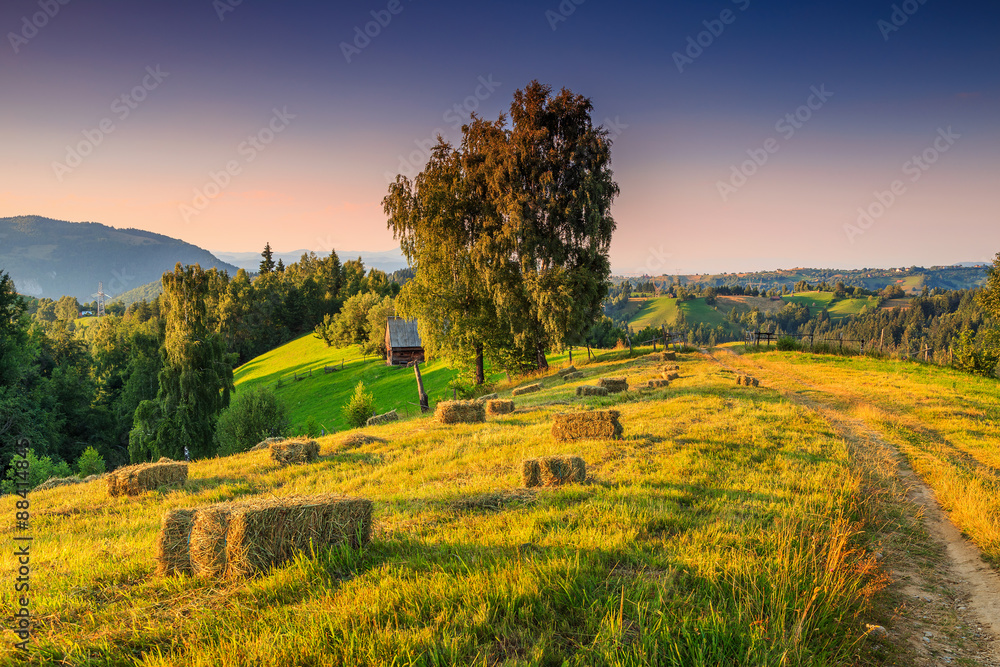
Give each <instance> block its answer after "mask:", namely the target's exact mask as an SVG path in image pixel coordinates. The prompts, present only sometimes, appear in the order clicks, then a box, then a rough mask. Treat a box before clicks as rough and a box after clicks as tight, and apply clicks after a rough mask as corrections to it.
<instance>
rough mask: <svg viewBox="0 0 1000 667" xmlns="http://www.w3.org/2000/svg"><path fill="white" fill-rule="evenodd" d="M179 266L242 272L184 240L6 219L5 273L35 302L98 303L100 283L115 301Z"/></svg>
mask: <svg viewBox="0 0 1000 667" xmlns="http://www.w3.org/2000/svg"><path fill="white" fill-rule="evenodd" d="M177 262H181V263H182V264H200V265H201V267H202V268H203V269H208V268H211V267H215V268H217V269H219V270H223V271H229V273H230V274H235V273H236V270H237V269H236V267H235V266H233V265H232V264H228V263H226V262H224V261H221V260H220V259H218V258H217V257H215V256H213V255H212V253H210V252H209V251H207V250H205V249H203V248H199V247H198V246H196V245H192V244H190V243H187V242H185V241H181V240H179V239H174V238H171V237H169V236H164V235H162V234H154V233H153V232H147V231H143V230H141V229H131V228H126V229H116V228H114V227H109V226H107V225H102V224H100V223H96V222H65V221H63V220H52V219H50V218H43V217H41V216H37V215H27V216H21V217H16V218H0V270H3V271H6V272H7V273H8V274H10V277H11V278H12V279H13V280H14V285H15V286H16V288H17V291H18V292H20V293H21V294H27V295H30V296H34V297H39V298H41V297H47V298H50V299H58V298H59V297H60V296H63V295H70V296H75V297H76V298H77V299H79V300H80V301H81V302H87V301H93V300H94V297H93V294H94V293H95V292H97V287H98V283H101V282H103V283H104V292H105V293H106V294H108V295H109V296H111V297H114V296H116V295H118V294H121V293H123V292H126V291H128V290H131V289H133V288H135V287H138V286H140V285H144V284H146V283H150V282H153V281H159V280H160V277H161V276H162V275H163V273H164V272H166V271H172V270H173V268H174V265H175V264H176V263H177Z"/></svg>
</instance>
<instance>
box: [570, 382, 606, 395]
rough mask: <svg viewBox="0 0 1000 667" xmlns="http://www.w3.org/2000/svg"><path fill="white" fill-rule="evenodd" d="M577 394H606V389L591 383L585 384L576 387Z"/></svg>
mask: <svg viewBox="0 0 1000 667" xmlns="http://www.w3.org/2000/svg"><path fill="white" fill-rule="evenodd" d="M576 395H577V396H607V395H608V390H607V389H605V388H604V387H595V386H593V385H589V384H585V385H581V386H579V387H577V388H576Z"/></svg>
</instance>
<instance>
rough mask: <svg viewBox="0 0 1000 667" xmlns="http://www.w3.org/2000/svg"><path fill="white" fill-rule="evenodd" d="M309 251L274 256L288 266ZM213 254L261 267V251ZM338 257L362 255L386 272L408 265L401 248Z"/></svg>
mask: <svg viewBox="0 0 1000 667" xmlns="http://www.w3.org/2000/svg"><path fill="white" fill-rule="evenodd" d="M307 252H310V251H309V250H292V251H289V252H275V253H273V258H274V261H275V262H277V261H278V260H279V259H280V260H281V261H282V262H284V264H285V266H288V265H290V264H294V263H295V262H297V261H299V259H301V258H302V255H304V254H306V253H307ZM312 252H315V253H316V254H317V255H319V256H321V257H325V256H328V255H329V254H330V251H329V250H327V251H312ZM212 254H214V255H215V256H216V257H218V258H219V259H221V260H222V261H224V262H229V263H230V264H235V265H236V266H238V267H239V268H241V269H246V270H247V271H251V272H256V271H257V270H258V269H259V268H260V260H261V255H260V252H225V251H222V250H213V251H212ZM337 257H339V258H340V261H341V262H346V261H347V260H349V259H357V258H358V257H360V258H361V261H362V262H364V264H365V268H366V269H381V270H383V271H385V272H386V273H392V272H393V271H398V270H399V269H405V268H406V267H407V266H408V264H407V263H406V258H405V257H403V253H402V252H400V250H399V248H396V249H395V250H386V251H383V252H368V251H365V250H338V251H337Z"/></svg>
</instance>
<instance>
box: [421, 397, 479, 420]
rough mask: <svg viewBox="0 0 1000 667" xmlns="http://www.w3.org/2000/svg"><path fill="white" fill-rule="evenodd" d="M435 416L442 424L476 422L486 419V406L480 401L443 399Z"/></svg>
mask: <svg viewBox="0 0 1000 667" xmlns="http://www.w3.org/2000/svg"><path fill="white" fill-rule="evenodd" d="M434 418H435V419H437V420H438V421H439V422H441V423H442V424H475V423H477V422H484V421H486V406H485V405H484V404H483V403H480V402H479V401H441V402H440V403H438V404H437V409H436V410H435V411H434Z"/></svg>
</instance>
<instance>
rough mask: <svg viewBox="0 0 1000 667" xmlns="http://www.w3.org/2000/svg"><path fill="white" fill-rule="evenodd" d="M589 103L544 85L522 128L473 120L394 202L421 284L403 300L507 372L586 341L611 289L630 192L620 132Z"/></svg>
mask: <svg viewBox="0 0 1000 667" xmlns="http://www.w3.org/2000/svg"><path fill="white" fill-rule="evenodd" d="M592 109H593V107H592V104H591V102H590V100H589V99H587V98H585V97H583V96H581V95H576V94H574V93H572V92H570V91H569V90H566V89H563V90H562V91H561V92H560V93H558V94H557V95H553V94H552V90H551V88H550V87H549V86H545V85H542V84H540V83H538V82H537V81H535V82H532V83H531V84H529V85H528V86H527V87H526V88H525V89H524V90H519V91H517V92H516V93H515V94H514V101H513V103H512V104H511V107H510V122H508V119H507V117H506V116H503V115H501V116H500V117H499V118H498V119H497V120H496V121H486V120H483V119H481V118H478V117H473V119H472V122H471V123H470V124H468V125H466V126H464V127H463V128H462V135H463V138H462V143H461V145H460V146H459V147H458V148H454V147H452V146H451V145H450V144H448V143H446V142H444V141H443V140H442V141H439V143H438V145H437V146H436V147H435V149H434V150H433V152H432V154H431V158H430V160H429V161H428V164H427V166H426V167H425V169H424V170H423V171H421V172H420V174H418V175H417V176H416V177H415V179H414V180H413V181H412V182H411V181H410V179H408V178H407V177H405V176H402V175H400V176H398V177H397V179H396V181H395V182H394V183H393V184H392V185H390V187H389V192H388V194H387V195H386V197H385V199H384V200H383V206H384V209H385V212H386V214H387V215H388V225H389V228H390V229H392V230H393V232H394V234H395V236H396V238H398V239H399V240H400V247H401V248H402V250H403V253H404V254H405V255H406V257H407V259H408V260H409V262H410V264H411V266H413V267H414V268H415V271H416V274H415V276H414V278H413V279H412V280H411V281H410V282H408V283H407V284H406V285H405V286H404V287H403V290H402V293H401V294H400V306H401V310H402V311H403V313H404V314H406V315H408V316H415V317H417V318H418V319H419V320H420V326H421V332H422V334H423V337H424V341H425V344H427V345H428V346H429V347H431V348H432V349H436V350H439V351H442V352H444V353H445V354H446V355H448V356H452V357H458V358H469V357H470V355H474V356H475V357H476V365H477V379H478V380H480V381H481V379H482V356H483V353H484V351H485V354H486V356H488V357H489V358H490V359H491V360H492V361H494V362H495V363H497V364H498V365H500V366H501V367H504V368H508V369H511V368H513V369H520V368H524V367H525V366H528V365H531V366H534V367H539V368H544V367H545V366H546V365H547V364H546V361H545V352H546V351H547V350H549V349H552V348H563V347H565V346H567V345H572V344H579V343H582V342H583V340H584V338H585V336H586V335H587V333H588V331H589V330H590V328H591V326H592V325H593V324H594V323H595V322H596V321H597V320H598V319H599V317H600V315H601V302H602V300H603V298H604V296H605V295H606V293H607V290H608V287H609V281H608V278H609V274H610V262H609V259H608V250H609V247H610V243H611V236H612V233H613V232H614V229H615V222H614V219H613V218H612V216H611V204H612V202H613V200H614V198H615V197H616V196H617V195H618V186H617V185H616V184H615V182H614V180H613V178H612V172H611V140H610V138H609V136H608V133H607V131H606V130H605V129H604V128H601V127H595V126H594V125H593V122H592V120H591V117H590V114H591V111H592Z"/></svg>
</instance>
